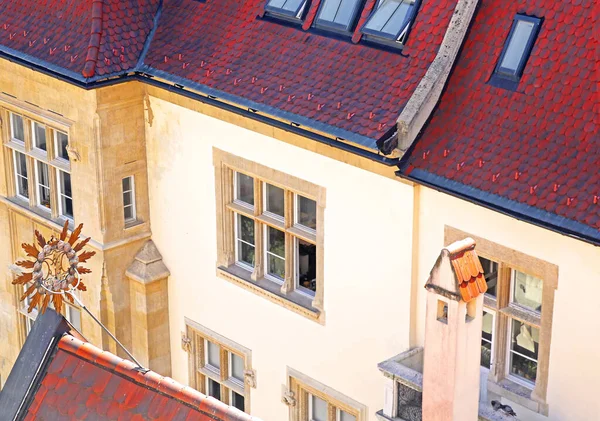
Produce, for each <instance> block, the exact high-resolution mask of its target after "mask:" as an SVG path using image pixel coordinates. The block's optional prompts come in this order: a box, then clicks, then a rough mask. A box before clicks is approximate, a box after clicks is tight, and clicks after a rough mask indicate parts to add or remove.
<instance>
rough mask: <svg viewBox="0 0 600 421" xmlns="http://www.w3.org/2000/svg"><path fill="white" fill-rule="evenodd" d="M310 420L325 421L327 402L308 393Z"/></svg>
mask: <svg viewBox="0 0 600 421" xmlns="http://www.w3.org/2000/svg"><path fill="white" fill-rule="evenodd" d="M310 403H311V411H310V416H311V421H327V402H325V401H324V400H323V399H320V398H318V397H316V396H314V395H310Z"/></svg>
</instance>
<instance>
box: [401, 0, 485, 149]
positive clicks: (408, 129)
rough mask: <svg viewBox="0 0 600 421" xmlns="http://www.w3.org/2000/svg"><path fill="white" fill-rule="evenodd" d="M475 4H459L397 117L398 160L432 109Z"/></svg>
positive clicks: (463, 0)
mask: <svg viewBox="0 0 600 421" xmlns="http://www.w3.org/2000/svg"><path fill="white" fill-rule="evenodd" d="M478 4H479V0H458V3H457V4H456V7H455V8H454V13H453V14H452V18H451V19H450V24H449V25H448V29H447V30H446V33H445V34H444V39H443V40H442V44H441V45H440V48H439V50H438V52H437V55H436V56H435V59H434V60H433V62H432V63H431V65H430V66H429V68H428V69H427V72H426V73H425V76H423V79H421V81H420V82H419V85H418V86H417V88H416V89H415V91H414V92H413V94H412V95H411V97H410V99H409V100H408V102H407V103H406V106H405V107H404V109H403V110H402V113H401V114H400V116H399V117H398V120H397V125H398V145H397V147H396V152H397V154H398V155H399V156H402V155H404V153H405V152H406V151H407V150H408V148H409V147H410V146H411V145H412V143H413V142H414V141H415V139H416V138H417V135H418V134H419V132H420V131H421V129H422V128H423V126H424V125H425V123H426V122H427V120H428V119H429V116H430V114H431V112H432V111H433V109H434V108H435V105H436V104H437V102H438V100H439V98H440V96H441V94H442V91H443V89H444V86H445V84H446V81H447V79H448V76H449V75H450V71H451V70H452V66H453V65H454V61H455V60H456V57H457V56H458V52H459V51H460V48H461V46H462V43H463V41H464V39H465V36H466V34H467V31H468V29H469V26H470V24H471V20H472V18H473V15H474V14H475V10H476V9H477V5H478Z"/></svg>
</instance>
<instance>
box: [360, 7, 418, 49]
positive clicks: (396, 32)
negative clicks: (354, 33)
mask: <svg viewBox="0 0 600 421" xmlns="http://www.w3.org/2000/svg"><path fill="white" fill-rule="evenodd" d="M418 8H419V1H418V0H379V1H378V2H377V5H376V7H375V9H374V10H373V12H372V13H371V15H370V16H369V18H368V19H367V21H366V22H365V24H364V25H363V27H362V29H361V32H362V33H363V34H364V35H365V39H367V40H369V41H375V42H378V43H383V44H388V45H390V46H396V45H401V44H403V43H404V42H405V40H406V35H407V34H408V31H409V29H410V27H411V25H412V23H413V21H414V19H415V16H416V13H417V10H418Z"/></svg>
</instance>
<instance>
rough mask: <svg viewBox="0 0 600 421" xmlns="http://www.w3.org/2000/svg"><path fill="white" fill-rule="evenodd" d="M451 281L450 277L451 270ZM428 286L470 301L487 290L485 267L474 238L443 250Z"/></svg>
mask: <svg viewBox="0 0 600 421" xmlns="http://www.w3.org/2000/svg"><path fill="white" fill-rule="evenodd" d="M449 270H450V271H451V273H452V278H453V279H452V281H447V280H446V281H445V280H444V278H445V279H448V276H449V275H446V276H445V274H448V271H449ZM425 288H427V289H428V290H430V291H432V292H435V293H437V294H441V295H444V296H446V297H448V298H451V299H453V300H456V301H460V300H462V301H465V302H469V301H471V300H473V299H475V298H477V297H478V296H479V295H480V294H484V293H485V292H486V291H487V283H486V282H485V277H484V270H483V267H482V266H481V262H480V261H479V257H478V256H477V253H476V252H475V240H473V239H472V238H465V239H464V240H460V241H456V242H454V243H452V244H450V245H448V246H446V247H444V248H443V249H442V252H441V254H440V257H439V258H438V260H437V262H436V264H435V266H434V267H433V269H432V271H431V274H430V275H429V279H428V281H427V284H425Z"/></svg>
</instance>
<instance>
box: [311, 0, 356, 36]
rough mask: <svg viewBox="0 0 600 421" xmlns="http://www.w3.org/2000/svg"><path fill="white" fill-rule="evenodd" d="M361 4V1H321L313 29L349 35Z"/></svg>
mask: <svg viewBox="0 0 600 421" xmlns="http://www.w3.org/2000/svg"><path fill="white" fill-rule="evenodd" d="M361 4H362V1H361V0H323V1H322V2H321V5H320V7H319V11H318V13H317V18H316V19H315V27H316V28H322V29H326V30H333V31H336V32H342V33H350V32H351V31H352V29H353V26H354V24H355V23H356V16H357V15H358V10H359V9H360V6H361Z"/></svg>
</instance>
